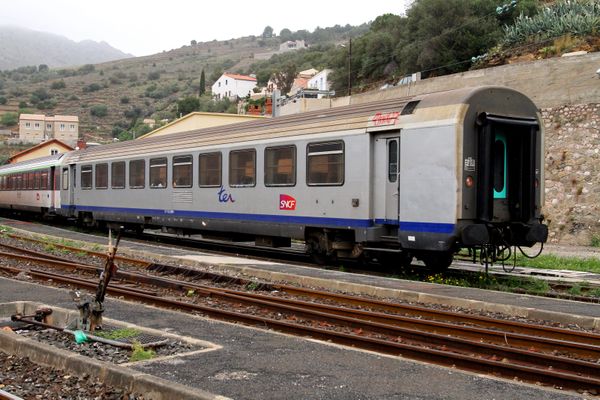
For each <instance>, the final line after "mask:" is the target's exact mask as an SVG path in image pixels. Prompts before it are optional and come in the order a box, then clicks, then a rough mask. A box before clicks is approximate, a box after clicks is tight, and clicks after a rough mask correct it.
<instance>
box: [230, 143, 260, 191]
mask: <svg viewBox="0 0 600 400" xmlns="http://www.w3.org/2000/svg"><path fill="white" fill-rule="evenodd" d="M240 153H250V154H252V155H253V161H254V168H253V176H252V178H253V181H252V183H233V182H232V177H233V173H232V172H233V163H232V162H231V160H232V155H235V154H240ZM245 168H246V166H244V169H245ZM241 169H242V168H240V167H237V168H236V170H241ZM256 170H257V159H256V149H255V148H247V149H239V150H231V151H230V152H229V186H230V187H237V188H244V187H255V186H256ZM244 176H247V175H245V174H244Z"/></svg>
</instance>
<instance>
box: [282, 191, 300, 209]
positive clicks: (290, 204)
mask: <svg viewBox="0 0 600 400" xmlns="http://www.w3.org/2000/svg"><path fill="white" fill-rule="evenodd" d="M279 209H280V210H295V209H296V199H295V198H293V197H292V196H288V195H287V194H280V195H279Z"/></svg>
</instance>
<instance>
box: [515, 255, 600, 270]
mask: <svg viewBox="0 0 600 400" xmlns="http://www.w3.org/2000/svg"><path fill="white" fill-rule="evenodd" d="M517 265H520V266H523V267H530V268H539V269H566V270H571V271H585V272H592V273H600V259H597V258H575V257H560V256H556V255H553V254H542V255H541V256H539V257H537V258H533V259H531V258H526V257H523V256H522V255H518V256H517Z"/></svg>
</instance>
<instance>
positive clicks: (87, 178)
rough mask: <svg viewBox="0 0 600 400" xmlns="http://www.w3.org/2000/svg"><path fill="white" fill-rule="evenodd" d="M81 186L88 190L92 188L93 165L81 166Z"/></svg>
mask: <svg viewBox="0 0 600 400" xmlns="http://www.w3.org/2000/svg"><path fill="white" fill-rule="evenodd" d="M81 188H82V189H85V190H88V189H91V188H92V166H91V165H82V166H81Z"/></svg>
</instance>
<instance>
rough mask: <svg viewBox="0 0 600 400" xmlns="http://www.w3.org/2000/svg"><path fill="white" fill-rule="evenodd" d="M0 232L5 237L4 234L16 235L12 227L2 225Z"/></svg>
mask: <svg viewBox="0 0 600 400" xmlns="http://www.w3.org/2000/svg"><path fill="white" fill-rule="evenodd" d="M0 232H1V233H2V234H3V235H4V234H6V235H7V234H10V233H14V232H15V230H14V229H13V228H12V226H6V225H0Z"/></svg>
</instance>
